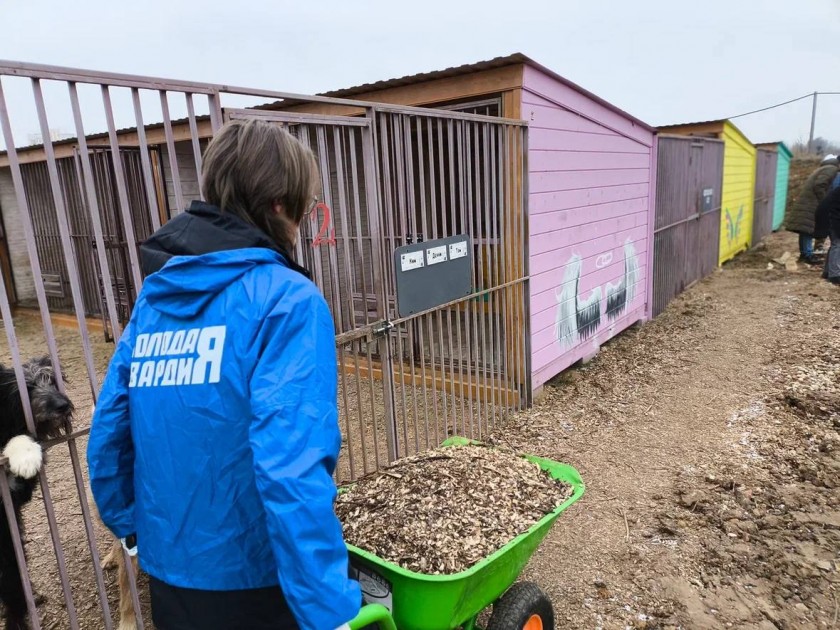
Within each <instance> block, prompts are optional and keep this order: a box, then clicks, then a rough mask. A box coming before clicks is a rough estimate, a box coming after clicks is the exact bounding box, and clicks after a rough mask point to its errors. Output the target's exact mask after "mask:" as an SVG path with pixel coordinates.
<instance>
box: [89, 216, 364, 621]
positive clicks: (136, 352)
mask: <svg viewBox="0 0 840 630" xmlns="http://www.w3.org/2000/svg"><path fill="white" fill-rule="evenodd" d="M216 212H218V211H216ZM179 218H180V217H179ZM189 220H193V221H194V220H195V217H192V218H191V219H189ZM176 222H177V219H176V220H173V221H172V222H170V226H171V224H173V223H176ZM167 227H169V226H167ZM239 227H242V226H239ZM174 228H177V225H176V226H174ZM164 229H166V228H164ZM247 229H253V228H251V227H250V226H248V227H247ZM292 267H294V265H293V264H292V263H289V262H287V260H286V259H285V258H284V256H283V255H282V254H280V253H279V252H277V251H272V250H271V249H268V248H266V247H250V248H244V249H232V250H225V251H214V252H210V253H206V254H202V255H194V256H175V257H171V258H169V260H168V262H166V264H165V266H163V268H162V269H161V270H160V271H159V272H157V273H154V274H152V275H151V276H149V277H148V278H147V279H146V281H145V283H144V285H143V290H142V291H141V293H140V296H139V298H138V301H137V304H136V305H135V308H134V311H133V314H132V318H131V321H130V323H129V325H128V326H127V327H126V329H125V331H124V333H123V335H122V337H121V338H120V341H119V343H118V346H117V349H116V352H115V355H114V357H113V359H112V361H111V365H110V367H109V369H108V374H107V376H106V379H105V383H104V385H103V387H102V391H101V394H100V396H99V400H98V402H97V407H96V412H95V414H94V418H93V425H92V427H91V431H90V441H89V444H88V453H87V455H88V464H89V466H90V483H91V490H92V492H93V496H94V498H95V500H96V504H97V507H98V508H99V513H100V516H101V517H102V520H103V522H104V523H105V525H107V526H108V528H109V529H110V530H111V531H112V532H113V533H114V535H115V536H118V537H125V536H127V535H130V534H132V533H136V534H137V544H138V549H139V557H140V564H141V566H142V568H143V569H144V570H145V571H146V572H147V573H149V574H150V575H152V576H154V577H156V578H157V579H159V580H161V581H163V582H165V583H167V584H171V585H173V586H179V587H186V588H193V589H202V590H214V591H215V590H239V589H251V588H262V587H267V586H275V585H278V584H279V585H280V587H281V589H282V591H283V594H284V595H285V597H286V600H287V602H288V604H289V607H290V608H291V610H292V612H293V613H294V615H295V617H296V618H297V620H298V623H299V624H300V626H301V627H302V628H304V629H307V630H309V629H311V630H315V629H317V630H324V629H327V630H331V629H333V628H336V627H338V626H340V625H341V624H343V623H345V622H347V621H348V620H350V619H351V618H352V617H354V616H355V614H356V613H357V612H358V610H359V605H360V602H361V594H360V592H359V589H358V585H357V584H356V583H355V582H353V581H351V580H350V579H348V556H347V550H346V547H345V546H344V543H343V540H342V534H341V526H340V523H339V521H338V519H337V518H336V516H335V513H334V511H333V501H334V499H335V495H336V489H335V484H334V483H333V480H332V478H331V474H332V472H333V470H334V468H335V465H336V460H337V456H338V451H339V447H340V439H341V438H340V433H339V428H338V423H337V409H336V379H337V365H336V356H335V343H334V329H333V323H332V318H331V316H330V313H329V310H328V308H327V305H326V303H325V301H324V299H323V298H322V297H321V295H320V294H319V292H318V290H317V288H316V287H315V286H314V285H313V284H312V282H311V281H309V280H308V279H307V278H306V277H305V276H304V275H301V273H298V271H296V270H294V269H293V268H292Z"/></svg>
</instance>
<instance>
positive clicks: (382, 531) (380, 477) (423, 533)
mask: <svg viewBox="0 0 840 630" xmlns="http://www.w3.org/2000/svg"><path fill="white" fill-rule="evenodd" d="M570 495H571V488H570V487H569V486H567V485H566V484H564V483H563V482H561V481H557V480H555V479H552V478H551V477H550V476H549V475H548V474H547V473H545V472H543V471H542V470H541V469H540V468H539V467H538V466H537V465H536V464H533V463H531V462H529V461H527V460H525V459H523V458H521V457H519V456H518V455H516V454H514V453H513V452H511V451H507V450H501V449H496V448H487V447H483V446H453V447H444V448H440V449H437V450H433V451H428V452H425V453H420V454H418V455H414V456H412V457H408V458H405V459H403V460H400V461H398V462H396V463H395V464H393V465H392V466H390V467H388V468H386V469H384V470H382V471H381V472H379V473H374V474H373V475H370V476H368V477H365V478H363V479H361V480H359V481H358V482H357V483H356V484H355V485H353V486H352V488H351V489H350V490H349V491H347V492H346V493H343V494H342V495H340V496H339V498H338V501H337V502H336V513H337V514H338V517H339V519H340V520H341V521H342V523H343V527H344V537H345V540H346V541H347V542H348V543H350V544H351V545H354V546H356V547H359V548H360V549H364V550H366V551H369V552H371V553H374V554H375V555H377V556H379V557H380V558H382V559H384V560H387V561H389V562H393V563H395V564H398V565H400V566H401V567H403V568H404V569H408V570H409V571H417V572H420V573H426V574H431V575H444V574H452V573H458V572H460V571H464V570H466V569H468V568H469V567H471V566H473V565H474V564H476V563H477V562H479V561H480V560H482V559H483V558H486V557H487V556H489V555H491V554H492V553H494V552H495V551H497V550H498V549H500V548H501V547H503V546H504V545H505V544H507V543H508V542H510V541H511V540H513V539H514V538H515V537H516V536H518V535H519V534H522V533H524V532H525V531H527V530H528V528H530V527H531V526H532V525H533V524H534V523H536V522H537V521H539V520H540V519H541V518H542V517H543V516H545V515H546V514H548V513H550V512H552V511H553V510H554V509H555V508H556V507H557V506H558V505H560V504H561V503H562V502H563V501H565V500H566V499H567V498H568V497H569V496H570Z"/></svg>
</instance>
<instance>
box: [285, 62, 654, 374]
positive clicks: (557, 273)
mask: <svg viewBox="0 0 840 630" xmlns="http://www.w3.org/2000/svg"><path fill="white" fill-rule="evenodd" d="M325 95H328V96H336V97H345V98H353V99H357V100H370V101H377V102H384V103H395V104H402V105H419V106H427V107H435V108H447V109H453V110H458V111H464V112H470V113H479V114H487V115H491V116H503V117H505V118H516V119H522V120H525V121H527V122H528V125H529V132H528V142H529V146H528V169H529V177H528V186H529V191H528V198H529V209H528V235H529V237H528V240H527V243H525V244H524V246H525V247H526V248H527V252H528V262H529V270H528V271H529V274H530V296H531V297H530V304H529V307H530V321H529V324H530V328H531V330H530V335H529V337H530V340H531V347H530V349H529V354H530V359H531V377H532V378H531V387H532V389H533V390H534V391H537V390H539V389H540V388H541V387H542V386H543V385H544V384H545V383H546V382H547V381H548V380H549V379H551V378H552V377H554V376H556V375H557V374H559V373H560V372H562V371H563V370H564V369H566V368H567V367H569V366H571V365H572V364H574V363H576V362H577V361H579V360H581V359H587V358H589V357H592V356H594V355H595V354H596V353H597V352H598V349H599V348H600V346H601V345H603V344H604V343H605V342H607V341H608V340H609V339H611V338H612V337H614V336H615V335H617V334H618V333H620V332H621V331H622V330H624V329H626V328H627V327H628V326H631V325H632V324H634V323H636V322H638V321H641V320H644V319H646V318H647V317H649V316H650V312H651V301H652V288H651V284H652V282H651V280H652V274H651V273H649V270H650V269H652V258H653V248H652V247H651V245H650V244H651V243H652V240H653V216H654V199H653V197H654V192H655V176H654V175H655V173H656V137H655V131H654V129H653V128H652V127H650V126H648V125H647V124H645V123H643V122H642V121H640V120H638V119H637V118H634V117H633V116H631V115H629V114H627V113H625V112H624V111H622V110H621V109H619V108H617V107H616V106H614V105H612V104H610V103H608V102H606V101H605V100H603V99H601V98H599V97H597V96H595V95H594V94H592V93H591V92H588V91H586V90H584V89H583V88H581V87H579V86H578V85H576V84H574V83H572V82H571V81H568V80H566V79H564V78H563V77H561V76H560V75H559V74H557V73H555V72H553V71H551V70H549V69H548V68H546V67H545V66H542V65H540V64H538V63H537V62H535V61H533V60H532V59H530V58H528V57H526V56H524V55H522V54H515V55H510V56H508V57H500V58H497V59H493V60H490V61H484V62H480V63H476V64H470V65H464V66H459V67H454V68H449V69H446V70H440V71H436V72H428V73H423V74H417V75H412V76H407V77H402V78H398V79H391V80H387V81H380V82H377V83H373V84H367V85H361V86H357V87H353V88H347V89H342V90H336V91H332V92H327V93H325ZM278 107H282V108H283V109H298V110H300V111H309V112H317V113H323V114H346V110H345V111H342V109H341V108H334V107H332V106H329V105H313V104H305V105H304V104H300V105H296V104H293V103H289V102H286V103H283V104H282V105H278ZM508 246H510V244H508Z"/></svg>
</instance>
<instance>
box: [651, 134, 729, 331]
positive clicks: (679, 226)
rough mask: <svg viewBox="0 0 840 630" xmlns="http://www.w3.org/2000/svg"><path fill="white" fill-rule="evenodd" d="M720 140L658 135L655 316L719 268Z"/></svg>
mask: <svg viewBox="0 0 840 630" xmlns="http://www.w3.org/2000/svg"><path fill="white" fill-rule="evenodd" d="M723 148H724V147H723V142H722V141H720V140H714V139H710V138H702V139H701V138H695V137H684V136H667V135H660V136H659V139H658V160H657V174H656V223H655V228H654V254H653V257H654V265H653V315H654V316H656V315H658V314H659V313H661V312H662V311H664V310H665V307H666V306H668V304H669V303H670V302H671V300H673V299H674V298H675V297H676V296H678V295H679V294H680V293H682V292H683V291H684V290H685V289H686V288H687V287H688V286H690V285H691V284H693V283H694V282H696V281H698V280H700V279H702V278H705V277H706V276H707V275H709V274H710V273H712V271H714V269H715V268H716V267H717V263H718V250H719V247H720V209H721V188H722V186H723Z"/></svg>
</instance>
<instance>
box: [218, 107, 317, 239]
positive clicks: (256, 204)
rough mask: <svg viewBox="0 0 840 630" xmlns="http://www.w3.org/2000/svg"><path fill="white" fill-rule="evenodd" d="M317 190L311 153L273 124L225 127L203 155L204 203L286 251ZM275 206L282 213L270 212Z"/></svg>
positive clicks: (252, 122)
mask: <svg viewBox="0 0 840 630" xmlns="http://www.w3.org/2000/svg"><path fill="white" fill-rule="evenodd" d="M317 186H318V169H317V166H316V163H315V156H314V155H313V154H312V151H311V150H310V149H309V148H308V147H306V146H304V145H303V144H302V143H301V142H300V141H298V140H297V139H296V138H294V137H293V136H292V135H291V134H290V133H288V132H287V131H285V130H284V129H282V128H280V127H279V126H278V125H273V124H271V123H267V122H263V121H261V120H254V119H251V120H235V121H232V122H229V123H227V124H226V125H224V126H223V127H222V128H221V129H220V130H219V132H218V133H217V134H216V135H215V136H214V137H213V139H212V140H211V141H210V144H209V145H208V147H207V151H206V152H205V154H204V162H203V166H202V189H203V191H204V197H205V199H206V201H207V202H208V203H210V204H213V205H214V206H217V207H218V208H219V209H220V210H221V211H222V212H230V213H231V214H235V215H236V216H238V217H239V218H241V219H244V220H245V221H247V222H249V223H251V224H253V225H255V226H257V227H258V228H260V229H261V230H262V231H263V232H265V233H266V234H268V236H269V237H271V239H272V240H274V241H275V242H276V243H277V244H278V245H280V247H281V248H282V249H284V250H286V251H287V252H288V251H290V250H291V248H292V246H293V244H294V240H295V233H296V231H297V229H298V226H299V225H300V222H301V220H302V219H303V216H304V215H305V214H306V212H307V211H308V210H309V208H310V207H311V204H312V202H313V196H314V195H315V193H316V191H317ZM277 204H280V205H281V206H282V207H283V212H280V213H276V212H274V207H275V206H276V205H277Z"/></svg>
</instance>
